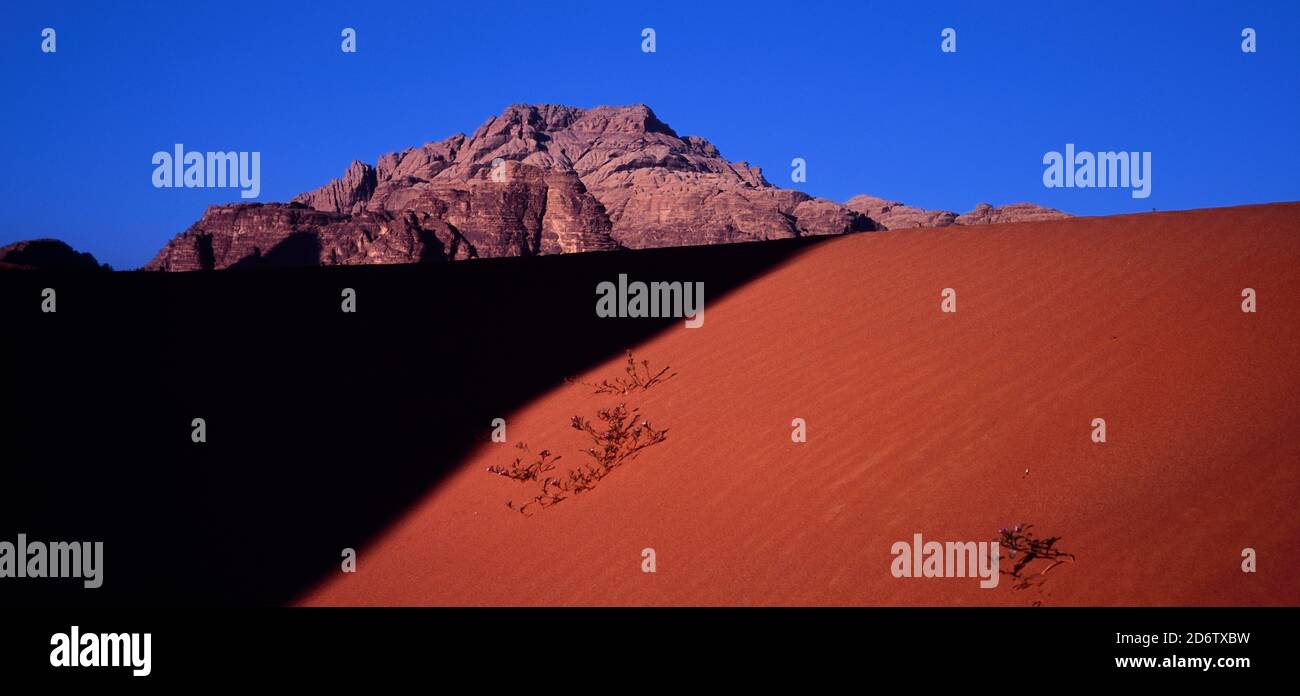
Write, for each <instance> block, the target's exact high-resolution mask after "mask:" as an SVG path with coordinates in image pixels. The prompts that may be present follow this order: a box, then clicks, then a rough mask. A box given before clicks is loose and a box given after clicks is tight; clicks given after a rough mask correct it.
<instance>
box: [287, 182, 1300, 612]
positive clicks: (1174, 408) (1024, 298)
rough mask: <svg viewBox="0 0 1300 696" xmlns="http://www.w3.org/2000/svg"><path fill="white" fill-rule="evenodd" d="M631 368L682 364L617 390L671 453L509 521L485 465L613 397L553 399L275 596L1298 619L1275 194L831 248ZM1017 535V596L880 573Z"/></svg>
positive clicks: (1287, 250) (1299, 555) (565, 438)
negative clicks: (1053, 553) (1035, 608)
mask: <svg viewBox="0 0 1300 696" xmlns="http://www.w3.org/2000/svg"><path fill="white" fill-rule="evenodd" d="M539 262H541V263H544V262H545V260H544V259H542V260H539ZM945 287H952V288H955V289H956V290H957V294H958V312H957V313H956V314H943V313H941V312H940V311H939V302H940V297H939V294H940V291H941V289H942V288H945ZM1245 287H1252V288H1255V289H1256V290H1257V291H1258V293H1259V311H1258V313H1256V314H1246V313H1243V312H1242V311H1241V299H1242V298H1241V291H1242V288H1245ZM706 290H707V288H706ZM634 352H635V354H636V356H637V357H638V358H647V359H649V360H650V361H651V364H652V366H659V365H664V364H671V365H672V367H673V369H674V370H676V371H678V372H679V373H680V374H679V375H678V376H677V377H676V378H675V379H673V380H672V381H670V382H668V383H666V384H663V385H660V386H657V387H655V388H654V389H652V390H651V391H650V392H648V393H646V394H644V395H641V396H639V397H628V398H627V400H628V401H629V402H631V403H638V404H640V405H642V406H643V408H644V410H645V412H646V414H647V415H648V416H649V417H650V419H651V421H652V422H653V423H654V424H655V425H656V426H658V427H668V428H670V430H671V432H670V435H669V439H668V440H667V442H665V443H663V444H660V445H658V446H655V447H652V448H650V449H648V450H646V451H645V452H644V453H643V454H642V455H641V457H640V458H638V459H636V460H633V461H631V462H629V463H628V464H627V465H625V466H624V467H622V468H620V469H618V470H616V471H615V472H614V473H613V474H611V475H610V476H609V477H608V478H606V479H605V480H604V481H602V482H601V483H600V485H599V486H598V487H597V488H596V489H595V490H594V491H592V492H589V493H585V494H582V495H580V496H577V497H575V498H573V499H570V500H567V501H565V502H563V503H561V504H560V505H558V506H556V507H554V508H551V509H548V510H544V511H541V512H539V513H538V514H536V515H534V516H532V517H524V516H521V515H519V514H518V513H515V512H512V511H510V510H508V509H507V508H506V506H505V501H506V500H507V499H511V498H514V499H516V500H518V499H519V498H520V497H521V491H522V490H524V488H523V487H522V486H521V485H520V484H517V483H515V482H513V481H509V480H506V479H504V478H501V477H498V476H494V475H492V474H489V473H487V472H485V471H484V468H485V467H486V466H488V465H489V464H494V463H497V464H507V463H509V461H511V459H512V458H513V456H514V454H515V452H516V450H515V449H514V448H513V445H514V443H515V442H517V441H519V440H524V441H526V442H528V443H529V444H530V445H531V446H532V447H533V449H534V450H538V449H542V448H550V449H552V450H555V451H558V452H560V453H561V454H564V455H565V458H566V461H565V462H564V463H573V462H575V461H578V460H580V459H581V457H580V455H579V454H578V452H577V449H578V447H579V446H580V445H582V441H581V436H580V434H579V433H578V432H577V431H575V430H572V429H570V428H569V419H570V417H572V416H573V415H575V414H583V415H586V416H588V417H590V416H591V415H592V414H594V411H595V409H596V407H597V406H598V405H600V404H603V403H609V402H611V401H614V400H615V399H611V398H610V397H594V396H591V395H590V390H589V389H586V388H583V387H580V386H567V385H566V386H562V387H560V388H557V389H556V390H555V391H553V392H552V393H550V394H548V395H546V396H545V397H543V398H541V399H539V400H538V401H537V402H535V403H533V404H531V405H530V406H528V407H527V408H525V409H523V410H522V411H521V412H519V413H515V414H509V415H507V419H508V423H509V431H508V434H509V437H510V444H508V445H500V444H485V445H484V446H483V447H481V448H480V450H479V451H478V452H477V453H475V455H474V456H472V457H471V458H470V459H469V460H468V461H466V462H465V464H464V467H463V468H462V469H461V470H460V471H458V472H457V473H456V474H454V475H453V476H451V477H450V478H449V479H448V480H447V481H446V482H445V483H444V484H443V485H442V486H440V487H439V488H438V489H437V490H435V491H432V492H431V493H430V494H429V495H428V496H427V498H426V499H425V500H424V501H423V502H422V503H420V504H418V505H417V506H416V507H414V508H413V509H412V510H411V511H409V513H408V514H407V515H405V516H404V517H403V519H402V520H401V521H400V522H398V523H396V524H394V525H393V526H392V527H391V528H390V529H389V530H388V532H387V533H386V534H385V535H383V536H382V537H381V538H380V539H379V540H377V541H376V543H374V544H372V545H371V546H369V547H367V548H363V549H361V550H360V553H359V558H358V569H359V570H358V572H357V573H355V574H350V575H349V574H343V573H339V574H338V575H336V576H333V577H331V578H329V579H327V580H326V581H325V582H323V584H322V585H321V586H319V587H317V588H316V589H314V590H313V591H311V592H310V593H308V594H307V595H306V596H304V597H303V598H301V600H300V602H301V603H303V604H313V605H316V604H326V605H333V604H436V605H445V604H472V605H491V604H510V605H549V604H553V605H585V604H633V605H640V604H656V605H657V604H674V605H677V604H688V605H695V604H705V605H713V604H728V605H750V604H759V605H770V604H798V605H802V604H817V605H821V604H829V605H845V604H880V605H913V604H919V605H958V604H970V605H988V604H992V605H1028V604H1032V603H1034V602H1037V601H1041V602H1042V603H1043V604H1045V605H1152V604H1155V605H1283V604H1291V605H1294V604H1298V603H1300V514H1297V511H1296V504H1297V501H1298V500H1300V408H1297V403H1298V398H1297V397H1300V204H1297V203H1286V204H1274V205H1263V206H1251V207H1238V208H1224V209H1214V210H1198V211H1190V212H1176V213H1155V214H1143V215H1128V216H1118V217H1109V218H1078V219H1072V220H1064V221H1054V222H1041V223H1022V224H1015V225H997V226H990V227H975V228H962V227H949V228H944V229H928V230H910V231H896V232H883V233H872V234H859V235H853V236H848V237H843V238H839V239H835V240H832V241H829V242H827V243H825V244H823V245H820V246H817V247H814V248H813V249H811V250H810V251H808V252H806V253H804V254H803V255H801V256H799V257H797V258H795V259H793V260H792V261H790V262H788V263H787V264H785V265H784V266H782V267H780V268H778V269H776V270H774V271H772V272H771V273H769V274H767V275H766V276H764V277H762V278H759V279H758V280H756V281H754V282H751V283H750V284H749V285H747V286H745V287H743V288H741V289H739V290H738V291H736V292H735V293H733V294H731V295H729V296H727V297H725V298H724V299H720V300H718V301H717V302H716V303H712V304H708V305H707V312H706V322H705V326H704V327H703V328H701V329H695V330H688V329H685V328H682V327H680V326H679V327H677V328H674V329H672V330H671V331H669V332H667V333H665V334H663V335H660V336H659V337H657V338H655V339H654V340H651V341H649V342H648V343H646V344H645V345H642V346H638V347H636V348H635V349H634ZM621 368H622V359H621V358H616V359H613V360H611V361H610V362H609V363H607V364H605V365H601V366H598V367H596V368H594V369H592V370H591V371H590V372H589V373H587V374H586V375H582V376H580V379H585V380H588V381H594V380H599V379H601V378H604V377H613V376H617V375H618V374H620V373H621ZM430 417H434V416H433V415H431V416H430ZM795 417H802V418H805V419H806V420H807V422H808V442H807V443H806V444H795V443H792V442H791V439H790V432H791V427H790V421H791V419H792V418H795ZM1094 417H1101V418H1105V419H1106V422H1107V425H1108V438H1109V442H1107V443H1105V444H1094V443H1093V442H1092V441H1091V440H1090V434H1091V425H1090V423H1091V421H1092V419H1093V418H1094ZM488 431H489V426H488V424H486V423H485V424H484V439H485V440H486V439H487V437H488ZM1026 468H1028V469H1029V474H1028V475H1027V476H1026V475H1025V469H1026ZM1018 522H1030V523H1033V524H1034V525H1035V529H1036V530H1037V531H1040V532H1042V533H1044V534H1048V535H1059V536H1061V537H1063V538H1062V540H1061V542H1060V544H1059V545H1060V546H1061V547H1062V548H1063V549H1064V550H1066V551H1070V552H1073V553H1075V554H1076V555H1077V558H1078V561H1077V562H1076V563H1074V564H1066V565H1062V566H1060V567H1057V568H1055V569H1054V570H1053V571H1052V572H1051V573H1050V574H1048V575H1047V576H1044V577H1041V578H1040V579H1043V580H1045V582H1043V583H1042V584H1040V585H1037V586H1035V587H1032V588H1029V589H1024V590H1017V589H1014V588H1013V582H1012V581H1011V580H1009V579H1008V578H1007V577H1006V576H1003V578H1002V582H1001V583H1000V584H999V585H998V586H997V587H996V588H994V589H989V590H983V589H980V588H979V583H978V581H977V580H976V579H971V578H959V579H898V578H894V577H893V576H892V575H891V574H890V562H891V560H892V559H893V556H892V555H891V554H890V547H891V545H892V544H893V543H894V542H896V541H910V540H911V538H912V534H914V533H917V532H919V533H921V534H923V535H924V536H925V538H926V539H927V540H938V541H948V540H972V541H975V540H987V539H992V538H994V537H995V536H996V535H997V532H998V529H999V528H1001V527H1006V526H1010V525H1013V524H1015V523H1018ZM645 547H653V548H654V549H655V551H656V553H657V565H658V568H657V570H658V572H656V573H654V574H646V573H642V572H641V550H642V549H643V548H645ZM1245 547H1251V548H1254V549H1255V550H1256V551H1257V553H1258V567H1259V571H1258V573H1255V574H1246V573H1243V572H1242V570H1241V552H1242V549H1243V548H1245ZM1042 565H1043V564H1042V563H1041V562H1040V563H1036V564H1035V566H1034V567H1035V568H1036V569H1039V570H1041V568H1042ZM1003 568H1007V569H1009V568H1010V563H1008V562H1007V561H1005V560H1004V561H1003Z"/></svg>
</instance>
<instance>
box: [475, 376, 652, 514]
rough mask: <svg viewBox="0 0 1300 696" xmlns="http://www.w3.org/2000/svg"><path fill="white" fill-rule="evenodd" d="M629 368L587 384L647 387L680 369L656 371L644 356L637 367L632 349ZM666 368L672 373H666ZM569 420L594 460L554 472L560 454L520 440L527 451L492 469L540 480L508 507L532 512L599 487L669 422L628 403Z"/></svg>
mask: <svg viewBox="0 0 1300 696" xmlns="http://www.w3.org/2000/svg"><path fill="white" fill-rule="evenodd" d="M625 371H626V372H627V375H628V377H626V378H618V379H616V380H613V381H610V380H605V381H604V382H602V383H601V384H599V385H591V384H588V385H586V386H591V387H596V391H595V392H594V393H595V394H627V393H630V392H634V391H645V390H647V389H649V388H650V387H653V386H655V385H656V384H662V383H663V382H666V381H668V380H669V379H671V378H672V377H674V376H675V375H676V374H677V373H675V372H674V373H672V374H668V371H669V368H667V367H665V368H664V369H662V370H660V371H659V372H657V373H653V374H652V373H651V372H650V366H649V362H648V361H645V360H642V361H641V363H640V368H639V369H638V367H637V363H636V362H635V361H634V360H633V358H632V354H631V353H630V352H629V353H628V356H627V367H626V369H625ZM665 374H668V376H667V377H664V375H665ZM570 382H572V380H570ZM583 384H585V383H583ZM569 425H570V427H572V428H573V429H574V430H577V431H579V432H581V433H583V434H584V435H586V437H587V439H588V440H589V441H590V446H588V447H587V448H586V449H584V450H582V453H583V454H585V455H587V457H589V458H590V461H589V462H584V463H583V464H580V465H578V466H577V467H575V468H573V469H570V470H569V471H568V472H566V473H564V474H559V473H556V474H551V472H552V471H555V463H556V462H558V461H560V459H561V457H559V456H555V455H552V454H551V452H550V450H542V451H541V452H538V453H537V454H535V455H534V454H533V453H532V451H531V450H529V449H528V445H526V444H524V443H522V442H521V443H519V445H517V447H518V448H519V449H520V450H522V451H523V452H525V453H526V455H525V456H521V457H515V460H514V461H513V462H512V463H511V464H510V465H508V466H500V465H492V466H489V467H488V468H487V470H488V471H489V472H491V473H494V474H496V475H498V476H504V477H506V478H508V479H513V480H515V481H518V482H519V483H530V482H531V483H535V484H536V485H537V486H538V488H537V489H536V491H535V494H534V495H532V496H531V497H530V498H528V499H527V500H526V501H525V502H523V503H522V504H516V503H515V501H513V500H509V501H506V507H508V508H510V509H511V510H515V511H517V512H520V513H522V514H524V515H531V514H533V513H534V512H536V511H537V510H538V509H545V508H548V507H551V506H552V505H555V504H557V503H559V502H561V501H564V500H567V499H569V498H571V497H573V496H575V495H578V494H579V493H584V492H586V491H589V490H591V489H592V488H595V487H596V484H597V483H599V482H600V481H601V480H602V479H604V478H605V477H606V476H608V475H609V474H610V472H612V471H613V470H614V469H617V468H618V467H619V466H622V465H623V464H624V463H626V462H628V461H630V460H632V459H635V458H636V457H637V455H639V454H640V453H641V452H642V450H644V449H646V448H647V447H653V446H654V445H657V444H659V443H661V442H663V441H664V440H666V439H668V429H667V428H664V429H658V428H655V427H654V426H652V425H651V424H650V421H649V420H648V419H647V418H645V417H644V416H642V415H641V409H640V407H635V406H634V407H629V406H628V405H627V404H625V403H619V404H617V405H615V406H612V407H609V408H602V409H599V410H597V411H596V418H595V420H588V419H586V418H583V417H582V416H574V417H573V418H572V419H570V421H569Z"/></svg>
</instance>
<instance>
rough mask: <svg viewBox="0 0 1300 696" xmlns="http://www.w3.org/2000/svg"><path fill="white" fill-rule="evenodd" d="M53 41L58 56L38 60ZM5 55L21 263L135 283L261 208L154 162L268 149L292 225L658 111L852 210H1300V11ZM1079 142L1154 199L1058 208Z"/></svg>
mask: <svg viewBox="0 0 1300 696" xmlns="http://www.w3.org/2000/svg"><path fill="white" fill-rule="evenodd" d="M1247 26H1249V27H1253V28H1255V29H1256V31H1257V32H1258V46H1259V49H1258V52H1257V53H1255V54H1245V53H1243V52H1242V51H1241V49H1240V43H1241V37H1240V34H1241V30H1242V28H1243V27H1247ZM44 27H53V28H55V29H56V30H57V32H58V34H57V40H58V51H57V53H54V54H44V53H42V52H41V51H40V43H41V30H42V29H43V28H44ZM344 27H354V28H355V29H356V30H357V33H358V41H357V43H358V50H357V53H355V54H344V53H343V52H342V51H340V50H339V44H340V41H341V38H340V35H339V34H340V31H341V30H342V29H343V28H344ZM644 27H653V28H654V29H655V31H656V33H657V44H658V45H657V51H656V52H655V53H653V54H646V53H642V52H641V50H640V45H641V30H642V28H644ZM945 27H952V28H954V29H956V30H957V49H958V50H957V53H955V54H944V53H942V52H940V50H939V45H940V41H941V38H940V32H941V31H942V30H943V29H944V28H945ZM0 37H2V40H0V67H2V70H0V80H2V81H3V82H2V83H0V89H2V90H3V94H4V95H5V100H4V101H5V104H4V106H3V112H4V125H5V127H4V128H3V130H2V131H0V132H2V133H3V135H2V136H0V137H2V138H3V151H4V153H5V155H4V161H5V166H4V167H3V171H2V172H0V199H2V200H3V201H4V204H3V206H0V244H4V243H8V242H11V241H14V240H17V239H25V238H31V237H38V236H49V237H57V238H60V239H64V240H66V241H68V242H69V243H71V244H73V246H75V247H77V248H78V249H82V250H85V251H90V252H92V253H94V254H95V256H96V257H98V258H99V259H100V260H101V261H106V262H109V263H112V264H113V265H114V266H115V267H118V268H130V267H134V266H138V265H140V264H142V263H144V262H145V261H147V260H148V259H149V258H150V257H151V256H152V255H153V254H154V252H156V251H157V249H158V248H159V247H161V246H162V245H163V243H165V242H166V241H167V240H168V239H169V238H171V237H172V236H173V235H175V234H177V233H179V232H181V231H182V230H184V229H185V228H186V227H188V226H189V225H190V224H191V223H192V222H194V221H195V220H197V219H198V218H199V217H200V215H201V214H202V212H203V209H204V208H205V207H206V206H208V205H210V204H219V203H232V202H239V201H240V198H239V192H238V190H236V189H157V188H154V187H153V186H152V184H151V175H152V173H153V165H152V164H151V162H150V159H151V157H152V155H153V153H154V152H156V151H159V150H170V149H171V147H172V145H173V144H174V143H183V144H184V145H185V146H186V148H187V149H191V150H203V151H207V150H245V151H260V152H261V153H262V154H261V158H262V162H261V179H262V182H261V184H262V190H261V196H260V197H259V198H258V200H261V201H283V200H288V199H289V198H291V197H292V196H293V195H295V194H297V193H299V192H301V191H305V190H308V189H311V188H314V187H316V186H319V185H320V184H323V183H325V182H326V181H328V180H329V179H331V178H333V177H335V176H337V175H339V174H341V173H342V171H343V170H344V168H345V167H346V166H347V164H348V163H349V162H351V161H352V160H354V159H361V160H364V161H367V162H372V163H373V162H374V161H375V159H376V158H377V157H378V156H379V155H380V154H382V153H384V152H388V151H391V150H397V149H401V148H405V147H408V146H412V145H418V144H420V143H423V142H426V141H429V140H440V139H442V138H444V137H446V136H448V135H451V134H452V133H455V132H458V131H460V132H467V133H468V132H472V131H473V129H474V128H476V127H477V126H478V125H479V124H480V123H481V122H482V121H484V120H485V119H486V118H487V117H488V116H490V115H493V114H496V113H499V112H500V111H501V110H502V109H503V108H504V107H506V106H507V105H509V104H512V103H518V102H551V103H562V104H571V105H575V106H595V105H600V104H630V103H638V102H639V103H645V104H649V105H650V106H651V107H652V108H653V109H654V110H655V112H656V113H657V114H658V115H659V117H660V118H661V119H663V120H664V121H666V122H667V123H668V124H670V125H671V126H673V127H674V128H675V129H676V130H677V131H678V133H680V134H682V135H686V134H696V135H701V136H704V137H706V138H708V139H709V140H711V141H712V142H713V143H714V144H716V145H717V146H718V147H719V149H721V151H722V153H723V155H724V156H726V157H727V158H729V159H732V160H746V161H749V162H751V163H754V164H757V165H759V166H761V167H762V168H763V170H764V172H765V173H766V175H767V178H768V179H769V180H770V181H772V182H773V183H775V184H778V185H782V186H792V187H795V188H799V189H802V190H804V191H807V192H808V193H811V194H813V195H818V196H824V197H828V198H831V199H834V200H839V201H842V200H845V199H847V198H849V197H850V196H853V195H855V194H858V193H871V194H873V195H878V196H882V197H887V198H892V199H898V200H903V201H906V202H908V203H910V204H913V205H918V206H923V207H928V208H945V209H949V210H957V211H965V210H968V209H970V208H972V207H974V205H975V204H976V203H978V202H980V201H990V202H993V203H1008V202H1014V201H1022V200H1029V201H1034V202H1038V203H1042V204H1045V205H1050V206H1053V207H1057V208H1061V209H1063V210H1066V211H1069V212H1072V213H1076V214H1089V215H1097V214H1109V213H1121V212H1132V211H1141V210H1150V209H1151V208H1159V209H1162V210H1168V209H1182V208H1198V207H1210V206H1222V205H1232V204H1240V203H1256V202H1268V201H1279V200H1297V199H1300V176H1297V173H1296V171H1295V167H1296V162H1297V155H1300V136H1298V135H1297V132H1298V130H1300V129H1298V128H1297V124H1300V3H1297V2H1293V1H1292V0H1277V1H1275V2H1254V1H1242V2H1195V1H1193V2H1131V1H1129V2H1088V3H1081V2H1042V1H1039V2H996V3H993V2H982V3H976V2H921V1H911V2H901V1H900V2H888V3H884V2H878V3H872V2H860V1H854V2H850V1H849V0H845V1H843V2H825V3H822V2H798V3H796V2H789V1H783V2H772V3H768V2H762V1H756V0H750V1H749V2H743V3H742V2H737V3H721V2H718V3H713V2H702V1H697V2H680V3H679V2H654V3H644V4H642V3H627V2H608V1H606V2H590V3H585V2H584V3H579V2H526V3H524V2H491V1H488V0H474V1H473V2H461V3H439V2H432V1H429V0H425V1H422V2H410V3H405V2H403V3H388V2H380V1H375V2H370V3H356V2H319V1H316V2H301V3H290V2H279V1H272V2H268V1H266V0H263V1H262V2H248V3H245V2H224V3H204V2H175V1H174V0H173V1H171V2H165V3H153V2H130V3H125V2H87V1H82V2H52V1H50V0H42V1H41V2H18V3H15V2H7V3H5V6H4V9H3V21H0ZM1067 142H1069V143H1075V144H1076V145H1077V147H1078V148H1079V149H1083V150H1093V151H1097V150H1130V151H1150V152H1152V153H1153V154H1152V159H1153V181H1152V193H1151V196H1150V198H1147V199H1145V200H1141V199H1133V198H1131V197H1130V196H1129V193H1128V191H1127V190H1119V189H1046V188H1044V186H1043V184H1042V171H1043V165H1042V157H1043V154H1044V153H1045V152H1048V151H1050V150H1063V149H1064V147H1065V144H1066V143H1067ZM794 157H802V158H804V159H805V160H806V161H807V163H808V164H807V167H808V169H807V173H808V180H807V182H806V183H803V184H798V185H796V184H792V183H791V181H790V177H789V173H790V161H791V159H792V158H794Z"/></svg>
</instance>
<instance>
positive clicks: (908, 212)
mask: <svg viewBox="0 0 1300 696" xmlns="http://www.w3.org/2000/svg"><path fill="white" fill-rule="evenodd" d="M845 205H846V206H848V207H849V208H852V209H853V210H856V211H857V212H859V213H862V214H863V215H866V216H868V217H870V218H871V219H872V220H875V221H876V224H877V225H879V226H880V228H881V229H886V230H902V229H908V228H913V227H947V226H949V225H992V224H998V223H1004V222H1034V221H1039V220H1060V219H1062V218H1068V217H1070V215H1069V213H1063V212H1061V211H1059V210H1055V209H1053V208H1044V207H1043V206H1041V205H1034V204H1033V203H1012V204H1010V205H1004V206H1001V207H994V206H992V205H989V204H988V203H980V204H979V205H977V206H975V209H974V210H972V211H970V212H968V213H963V214H961V215H958V214H957V213H954V212H951V211H948V210H924V209H922V208H913V207H912V206H910V205H906V204H904V203H899V202H897V201H887V200H885V199H883V198H876V197H875V196H867V195H862V196H854V197H853V198H850V199H849V200H848V202H847V203H845Z"/></svg>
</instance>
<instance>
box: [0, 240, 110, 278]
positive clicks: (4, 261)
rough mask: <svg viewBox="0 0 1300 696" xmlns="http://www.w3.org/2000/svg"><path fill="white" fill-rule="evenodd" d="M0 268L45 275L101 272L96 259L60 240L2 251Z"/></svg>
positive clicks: (16, 245)
mask: <svg viewBox="0 0 1300 696" xmlns="http://www.w3.org/2000/svg"><path fill="white" fill-rule="evenodd" d="M0 268H12V269H25V270H44V271H99V270H105V271H106V270H109V268H108V267H107V266H101V265H100V264H99V262H98V261H96V260H95V257H94V256H91V255H90V254H88V253H86V252H84V251H77V250H76V249H73V248H72V247H70V246H68V245H67V244H66V243H64V242H61V241H59V240H57V239H31V240H27V241H23V242H14V243H13V244H9V245H7V246H3V247H0Z"/></svg>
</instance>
